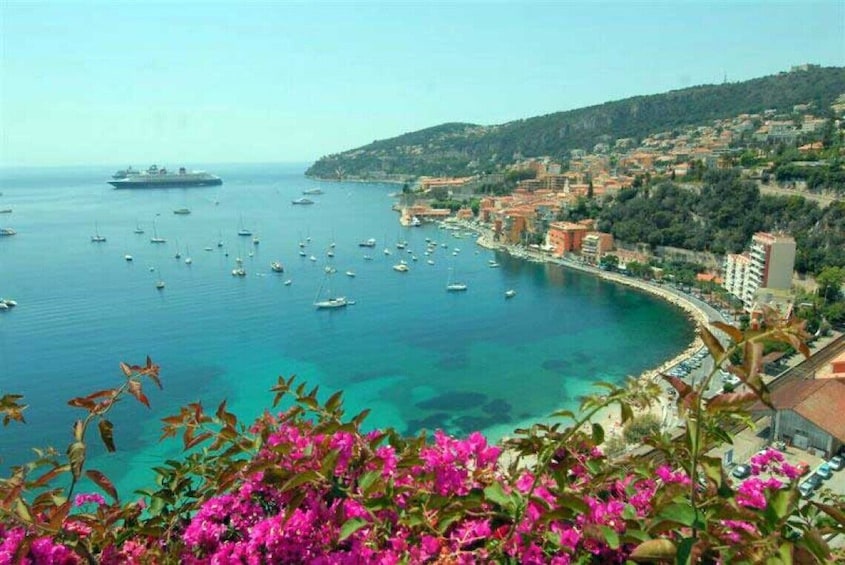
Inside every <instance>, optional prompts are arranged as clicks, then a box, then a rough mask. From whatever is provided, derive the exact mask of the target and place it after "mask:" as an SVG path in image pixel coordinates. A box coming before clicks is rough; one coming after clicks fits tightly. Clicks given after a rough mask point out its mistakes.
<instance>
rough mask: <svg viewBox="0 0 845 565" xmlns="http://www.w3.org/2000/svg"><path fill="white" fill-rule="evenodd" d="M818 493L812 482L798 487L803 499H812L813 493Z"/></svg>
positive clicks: (806, 482)
mask: <svg viewBox="0 0 845 565" xmlns="http://www.w3.org/2000/svg"><path fill="white" fill-rule="evenodd" d="M815 491H816V487H814V486H813V485H812V484H811V483H810V481H804V482H803V483H801V484H800V485H798V492H799V493H800V494H801V498H810V497H811V496H813V493H814V492H815Z"/></svg>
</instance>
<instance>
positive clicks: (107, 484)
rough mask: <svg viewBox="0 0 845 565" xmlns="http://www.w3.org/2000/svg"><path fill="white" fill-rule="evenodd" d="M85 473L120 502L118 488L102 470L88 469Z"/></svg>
mask: <svg viewBox="0 0 845 565" xmlns="http://www.w3.org/2000/svg"><path fill="white" fill-rule="evenodd" d="M85 475H86V476H87V477H88V478H89V479H91V480H92V481H94V483H95V484H96V485H97V486H98V487H100V488H101V489H103V491H105V492H106V494H108V495H109V496H110V497H112V498H113V499H114V501H115V502H120V501H119V500H118V498H117V489H116V488H114V485H113V484H112V482H111V481H110V480H109V478H108V477H107V476H105V475H104V474H102V473H101V472H100V471H97V470H95V469H88V470H87V471H85Z"/></svg>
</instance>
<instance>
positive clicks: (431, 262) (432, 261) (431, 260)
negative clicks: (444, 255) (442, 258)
mask: <svg viewBox="0 0 845 565" xmlns="http://www.w3.org/2000/svg"><path fill="white" fill-rule="evenodd" d="M426 263H428V264H429V265H434V259H429V260H428V261H426Z"/></svg>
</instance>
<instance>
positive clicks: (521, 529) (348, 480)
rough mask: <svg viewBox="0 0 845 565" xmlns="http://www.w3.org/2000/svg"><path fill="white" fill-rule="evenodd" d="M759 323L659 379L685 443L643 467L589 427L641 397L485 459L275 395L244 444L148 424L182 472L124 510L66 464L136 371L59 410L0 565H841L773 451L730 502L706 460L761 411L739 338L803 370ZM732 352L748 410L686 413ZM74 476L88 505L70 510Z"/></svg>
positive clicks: (11, 510)
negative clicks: (731, 429)
mask: <svg viewBox="0 0 845 565" xmlns="http://www.w3.org/2000/svg"><path fill="white" fill-rule="evenodd" d="M769 324H770V325H769V328H768V329H767V331H765V332H760V333H758V334H755V335H753V336H744V335H742V334H740V333H739V332H738V331H737V330H736V329H734V328H732V327H730V326H725V325H722V324H717V325H718V326H719V328H720V329H722V330H723V331H725V332H726V333H728V334H729V335H730V336H731V339H732V346H731V347H730V348H729V349H728V350H725V349H724V348H723V347H722V346H721V345H720V344H719V342H718V341H717V340H716V339H715V338H714V337H713V335H712V334H711V333H710V332H709V331H708V330H707V329H704V328H702V330H701V335H702V338H703V339H704V341H705V343H706V344H707V346H708V347H709V348H710V350H711V352H712V354H713V355H714V357H715V358H716V361H717V363H716V366H717V367H716V368H714V371H713V373H711V375H710V376H709V377H708V378H706V379H703V382H702V383H700V385H699V387H698V388H696V389H693V388H691V387H690V386H688V385H686V384H684V383H683V382H681V381H679V380H678V379H676V378H674V377H665V378H666V380H667V381H668V382H669V383H670V385H671V386H672V387H674V388H675V389H676V390H677V392H678V399H677V403H678V409H679V412H680V414H681V415H682V416H683V417H684V418H685V419H686V433H684V434H681V435H680V436H678V437H677V438H670V437H664V436H654V437H650V438H649V439H648V441H649V442H650V443H651V444H652V445H653V447H654V452H653V455H652V456H651V457H647V458H625V457H623V458H620V459H616V460H610V459H608V458H607V457H606V456H605V455H604V454H603V453H602V450H601V449H600V447H599V446H600V445H601V444H602V442H603V441H604V430H603V429H602V427H601V425H599V424H597V423H594V422H592V421H591V419H592V418H593V417H594V416H595V415H596V414H597V413H598V412H599V411H602V410H604V409H606V408H607V407H608V406H615V407H616V408H618V409H619V411H620V417H621V419H622V421H623V422H632V421H634V410H635V409H639V408H643V407H647V406H648V403H649V402H651V401H652V400H653V399H655V398H658V397H659V392H660V387H659V386H658V385H657V384H656V383H653V382H640V381H634V380H631V381H629V382H628V383H626V385H625V386H624V387H617V386H614V385H612V384H607V383H600V386H601V387H602V388H603V389H604V392H603V394H600V395H599V394H597V395H592V396H590V397H587V398H585V399H584V401H583V402H582V406H581V412H580V414H579V416H578V417H576V416H575V415H574V414H572V413H569V412H565V411H562V412H558V413H556V414H554V416H555V418H559V419H563V420H569V421H570V422H571V424H570V425H568V426H564V425H562V424H561V423H553V424H536V425H534V426H531V427H530V428H529V429H521V430H517V431H516V433H515V434H516V435H515V437H514V438H513V439H512V440H509V441H507V442H505V443H504V444H503V445H502V446H492V445H489V444H488V443H487V441H486V439H485V438H484V437H483V436H482V435H481V434H478V433H473V434H470V435H469V436H468V437H467V438H463V439H460V438H454V437H451V436H448V435H446V434H444V433H442V432H439V431H438V432H435V433H434V434H433V436H431V437H429V436H426V435H425V434H421V435H419V436H417V437H402V436H400V435H399V434H397V433H396V432H395V431H394V430H392V429H386V430H375V431H370V432H367V433H365V432H364V431H362V428H361V425H362V422H363V421H364V420H365V418H366V412H365V413H361V414H358V415H356V416H354V417H352V418H347V417H346V416H345V415H344V411H343V408H342V397H341V394H340V393H335V394H334V395H332V396H330V397H329V398H327V399H326V400H325V401H323V402H320V401H319V400H318V396H319V391H318V390H317V389H313V390H311V391H306V388H305V385H304V384H296V383H295V379H294V378H293V377H291V378H287V379H285V378H282V377H280V378H279V380H278V382H277V384H276V385H275V386H274V387H272V389H271V392H272V393H273V401H272V406H273V413H270V412H267V413H265V414H263V415H262V416H260V417H259V418H258V419H257V420H256V421H254V422H253V423H251V424H250V425H248V426H247V425H244V424H242V423H240V422H239V421H238V419H237V418H236V416H235V415H234V414H232V413H230V412H228V411H227V409H226V403H225V402H222V403H221V404H220V405H219V406H218V407H217V409H216V410H215V411H214V412H213V413H209V412H206V411H205V409H204V407H203V406H202V405H201V404H198V403H194V404H190V405H188V406H185V407H183V408H182V409H181V410H180V412H179V413H178V414H174V415H172V416H168V417H165V418H164V419H163V422H164V429H163V436H164V437H171V436H180V437H181V440H182V443H183V445H184V447H185V450H186V451H185V455H184V456H183V457H182V458H181V459H179V460H168V461H166V462H163V463H162V464H161V465H159V466H157V467H155V472H156V473H157V476H158V480H157V487H155V488H152V489H149V490H147V491H144V492H143V497H142V498H141V500H136V501H131V502H121V501H120V499H119V498H118V493H117V491H116V490H115V489H114V487H113V485H112V484H111V482H110V481H109V480H108V478H107V477H105V476H104V475H103V474H102V473H100V472H98V471H96V470H94V469H87V468H86V459H85V453H86V445H87V442H88V441H89V438H88V437H87V436H88V432H89V429H90V428H91V426H92V424H94V423H96V424H97V429H98V432H99V436H100V440H101V441H102V442H103V443H104V444H105V446H106V448H107V449H109V450H113V449H114V443H113V441H112V427H111V424H110V423H109V421H108V420H107V416H108V413H109V412H110V410H111V409H112V408H113V407H114V406H115V404H116V403H117V401H118V400H120V399H122V398H123V397H124V396H126V395H130V396H133V397H134V398H136V399H137V400H138V401H139V402H142V403H143V404H145V405H149V402H148V401H147V399H146V396H145V395H144V393H143V391H142V382H144V381H145V380H146V379H149V380H151V381H152V382H154V383H156V384H159V380H158V367H157V366H156V365H155V364H153V363H152V361H150V360H149V359H147V363H146V365H143V366H133V365H127V364H123V363H122V364H121V369H122V370H123V373H124V375H125V378H126V381H125V382H124V383H123V384H122V385H121V386H119V387H116V388H114V389H108V390H104V391H98V392H95V393H93V394H91V395H89V396H86V397H81V398H75V399H72V400H71V401H70V404H71V405H72V406H75V407H77V408H80V409H82V410H84V411H85V412H86V416H85V417H84V418H82V419H80V420H78V421H77V422H76V424H75V425H74V428H73V430H74V432H73V438H72V441H71V443H70V446H69V447H68V450H67V453H66V455H65V456H62V455H59V454H58V453H56V452H41V453H40V454H39V459H37V460H35V461H33V462H30V463H28V464H25V465H21V466H17V467H14V468H13V469H12V472H11V475H10V476H9V477H8V478H5V479H3V480H2V482H0V564H3V563H11V562H29V563H81V562H100V563H106V564H109V563H159V562H160V563H172V562H184V563H380V564H383V563H400V562H402V563H475V562H496V563H547V562H548V563H559V564H565V563H574V562H577V563H623V562H626V561H633V562H668V561H676V562H679V563H690V562H702V563H717V562H723V563H730V562H754V563H757V562H763V561H766V560H774V561H775V562H777V561H778V560H783V561H787V562H788V561H796V562H806V561H808V560H817V561H826V560H835V559H836V558H837V557H842V554H841V552H840V554H839V555H836V554H834V552H832V551H831V549H830V548H829V547H828V545H827V543H826V542H825V537H824V536H826V535H830V534H843V533H845V525H843V524H844V523H845V520H842V517H843V515H845V504H843V499H842V497H841V496H833V495H824V498H823V499H822V501H821V502H815V501H810V502H808V503H807V504H805V505H802V506H799V497H798V493H797V490H796V481H797V478H798V471H797V470H796V469H793V468H792V467H791V466H789V465H787V464H785V463H783V460H782V456H781V455H780V454H779V453H778V452H775V451H769V452H766V453H764V454H762V455H759V456H757V457H755V459H754V460H753V461H752V466H751V472H752V475H751V477H749V478H748V479H746V480H745V481H744V482H742V483H741V484H739V485H734V484H732V483H731V480H730V478H729V477H728V476H727V475H726V474H725V472H724V470H723V469H722V467H721V464H720V461H719V459H718V458H714V457H710V456H708V455H707V452H708V451H709V450H710V449H711V448H713V447H715V446H718V445H720V444H723V443H725V442H729V441H730V440H731V437H730V435H729V434H728V433H727V432H725V431H724V430H725V429H726V425H727V424H728V423H730V422H732V421H734V420H737V419H739V420H743V419H746V418H747V415H746V413H745V411H744V408H745V407H747V405H748V403H749V402H751V401H752V400H755V399H760V400H762V401H763V402H768V391H767V389H766V387H765V386H764V385H763V383H762V381H761V380H760V377H759V375H758V372H757V367H758V365H759V357H760V355H759V352H760V349H761V345H760V343H761V342H760V341H759V339H758V338H760V336H763V338H764V339H782V340H787V341H789V342H790V343H793V344H795V346H796V347H797V348H798V349H800V350H801V351H802V352H803V353H805V354H806V353H807V349H806V347H805V346H804V345H803V344H802V343H800V342H799V338H800V337H802V336H803V334H802V332H801V328H800V327H797V326H786V325H780V324H774V323H773V322H772V321H770V322H769ZM732 349H738V350H740V351H742V352H743V355H744V363H743V364H742V365H741V366H739V367H737V368H734V372H735V373H736V374H738V376H739V377H740V378H741V379H742V380H743V381H744V382H745V384H746V385H747V386H748V387H749V389H751V390H752V391H753V392H751V393H742V394H722V395H718V396H716V397H714V398H713V399H710V400H709V401H705V400H704V399H703V398H702V395H701V391H702V390H705V389H706V387H707V386H708V385H709V382H710V379H712V378H713V376H714V375H715V374H716V372H717V370H718V366H720V365H721V364H722V363H724V362H725V360H726V359H727V358H728V357H729V356H730V354H731V350H732ZM280 404H281V405H282V406H285V407H286V408H285V409H279V408H278V407H279V406H280ZM24 408H25V406H23V405H22V404H21V403H20V397H19V396H15V395H6V396H3V397H2V398H0V411H2V413H3V415H4V423H5V424H9V423H11V422H20V421H22V420H23V411H24ZM665 462H669V463H671V465H669V464H667V463H665ZM83 476H86V477H88V478H89V479H91V480H92V481H93V482H94V483H95V484H96V485H97V486H98V488H99V489H100V490H102V494H101V493H98V492H93V493H76V492H75V491H76V489H77V487H78V485H79V480H80V479H81V477H83ZM104 495H105V496H104ZM106 497H108V498H106Z"/></svg>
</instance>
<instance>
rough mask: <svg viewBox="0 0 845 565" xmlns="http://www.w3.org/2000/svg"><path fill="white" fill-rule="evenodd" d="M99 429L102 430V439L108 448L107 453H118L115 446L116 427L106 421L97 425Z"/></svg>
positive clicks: (101, 421)
mask: <svg viewBox="0 0 845 565" xmlns="http://www.w3.org/2000/svg"><path fill="white" fill-rule="evenodd" d="M97 427H98V428H99V429H100V438H101V439H102V440H103V444H105V446H106V451H108V452H109V453H113V452H115V451H117V448H115V446H114V425H113V424H112V423H111V422H109V421H108V420H105V419H104V420H100V421H99V422H98V423H97Z"/></svg>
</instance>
